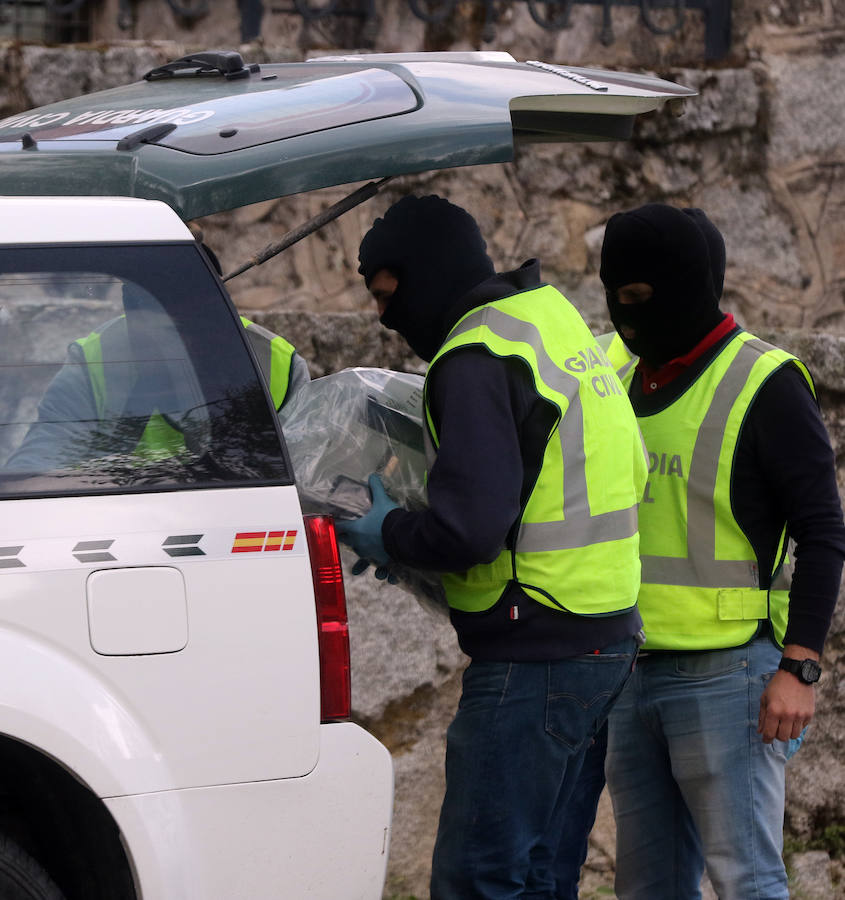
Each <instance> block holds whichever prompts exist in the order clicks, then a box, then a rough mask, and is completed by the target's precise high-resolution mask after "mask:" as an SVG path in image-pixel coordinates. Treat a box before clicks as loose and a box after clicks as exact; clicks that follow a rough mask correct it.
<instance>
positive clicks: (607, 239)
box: [600, 203, 724, 368]
mask: <svg viewBox="0 0 845 900" xmlns="http://www.w3.org/2000/svg"><path fill="white" fill-rule="evenodd" d="M600 275H601V280H602V282H603V283H604V285H605V289H606V291H607V305H608V309H609V311H610V319H611V321H612V322H613V325H614V327H615V328H616V330H617V331H618V332H619V334H620V335H621V336H622V340H623V341H624V342H625V345H626V346H627V347H628V349H629V350H630V351H631V353H633V354H634V355H635V356H639V357H640V359H642V360H644V361H645V362H646V363H647V364H648V365H649V366H651V367H652V368H658V367H659V366H662V365H663V364H664V363H667V362H668V361H669V360H670V359H674V358H675V357H677V356H681V355H682V354H684V353H686V352H687V351H688V350H690V349H692V347H694V346H695V345H696V344H697V343H698V341H699V340H701V339H702V338H703V337H704V336H705V335H707V334H708V333H709V332H710V331H712V329H713V328H715V327H716V326H717V325H718V324H719V322H720V321H721V320H722V319H723V318H724V315H723V314H722V312H721V311H720V310H719V299H718V296H719V295H718V294H717V292H716V288H715V286H714V284H713V276H712V274H711V268H710V252H709V248H708V242H707V239H706V237H705V235H704V233H703V232H702V230H701V228H700V227H699V225H698V224H697V223H696V221H695V218H693V216H691V215H686V214H685V213H683V212H682V211H680V210H678V209H675V208H674V207H670V206H665V205H663V204H660V203H651V204H649V205H647V206H643V207H640V208H639V209H636V210H633V211H632V212H628V213H617V214H616V215H615V216H612V217H611V219H610V221H609V222H608V223H607V228H606V229H605V236H604V244H603V246H602V257H601V271H600ZM623 285H647V286H648V287H649V288H650V292H649V294H648V298H647V299H645V298H643V297H642V294H640V295H638V296H637V297H636V298H635V300H634V302H632V301H631V298H629V297H628V296H620V295H619V288H620V287H622V286H623ZM720 293H721V292H720Z"/></svg>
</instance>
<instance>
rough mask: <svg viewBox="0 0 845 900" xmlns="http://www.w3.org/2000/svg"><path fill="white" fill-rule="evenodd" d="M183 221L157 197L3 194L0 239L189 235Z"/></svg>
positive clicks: (88, 240) (86, 240)
mask: <svg viewBox="0 0 845 900" xmlns="http://www.w3.org/2000/svg"><path fill="white" fill-rule="evenodd" d="M193 239H194V236H193V235H192V234H191V232H190V230H189V229H188V227H187V225H185V223H184V222H182V220H181V219H180V218H179V217H178V216H176V215H174V214H173V210H172V209H171V208H170V207H169V206H168V205H167V204H166V203H162V202H161V201H160V200H138V199H137V198H135V197H3V215H2V217H0V242H2V243H4V244H63V243H71V242H72V243H75V244H76V243H83V244H104V243H105V244H112V243H120V242H122V241H193Z"/></svg>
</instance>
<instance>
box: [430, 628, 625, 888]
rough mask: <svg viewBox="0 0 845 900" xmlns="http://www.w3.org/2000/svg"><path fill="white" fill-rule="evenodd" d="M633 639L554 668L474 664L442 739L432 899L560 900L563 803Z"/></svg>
mask: <svg viewBox="0 0 845 900" xmlns="http://www.w3.org/2000/svg"><path fill="white" fill-rule="evenodd" d="M635 654H636V641H635V639H634V638H633V637H632V638H630V639H628V640H625V641H623V642H620V643H618V644H614V645H612V646H609V647H606V648H604V649H603V650H602V652H601V653H598V654H589V655H586V656H578V657H574V658H572V659H564V660H558V661H555V662H536V663H506V662H502V663H500V662H472V663H470V665H469V666H468V667H467V669H466V671H465V672H464V678H463V694H462V696H461V700H460V704H459V706H458V712H457V714H456V716H455V719H454V721H453V722H452V724H451V725H450V726H449V730H448V732H447V735H446V796H445V797H444V800H443V806H442V808H441V811H440V825H439V827H438V831H437V840H436V843H435V847H434V858H433V860H432V873H431V900H473V898H479V900H480V898H484V900H506V898H517V897H521V898H526V900H527V898H532V900H555V898H557V896H558V895H557V893H556V890H555V873H554V861H555V855H556V853H557V850H558V843H559V840H560V833H561V830H562V828H563V822H564V819H565V816H566V804H567V801H568V799H569V796H570V794H571V793H572V789H573V785H574V784H575V781H576V779H577V777H578V774H579V771H580V769H581V763H582V761H583V759H584V754H585V752H586V750H587V747H588V745H589V743H590V741H591V740H592V738H593V736H594V735H595V734H596V732H597V731H598V730H599V728H600V727H601V725H602V723H603V722H604V721H605V719H606V718H607V714H608V712H609V710H610V707H611V705H612V704H613V702H614V701H615V700H616V698H617V697H618V696H619V693H620V692H621V690H622V688H623V686H624V685H625V682H626V681H627V679H628V678H629V676H630V674H631V667H632V664H633V660H634V656H635Z"/></svg>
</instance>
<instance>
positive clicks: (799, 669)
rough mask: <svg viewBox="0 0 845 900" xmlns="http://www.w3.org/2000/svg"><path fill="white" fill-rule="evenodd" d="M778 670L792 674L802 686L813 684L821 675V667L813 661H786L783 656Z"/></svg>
mask: <svg viewBox="0 0 845 900" xmlns="http://www.w3.org/2000/svg"><path fill="white" fill-rule="evenodd" d="M778 668H779V669H784V670H785V671H787V672H792V674H793V675H794V676H795V677H796V678H797V679H798V680H799V681H803V682H804V684H815V683H816V682H817V681H818V680H819V676H820V675H821V674H822V667H821V666H820V665H819V664H818V663H817V662H816V661H815V660H814V659H788V658H787V657H786V656H784V657H783V658H782V659H781V661H780V665H778Z"/></svg>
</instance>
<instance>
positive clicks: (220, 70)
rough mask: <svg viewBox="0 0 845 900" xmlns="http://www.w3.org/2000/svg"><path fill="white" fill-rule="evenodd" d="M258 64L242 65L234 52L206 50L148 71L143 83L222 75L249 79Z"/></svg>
mask: <svg viewBox="0 0 845 900" xmlns="http://www.w3.org/2000/svg"><path fill="white" fill-rule="evenodd" d="M260 71H261V67H260V66H259V65H258V63H247V64H246V65H244V61H243V57H242V56H241V55H240V53H238V52H237V51H236V50H206V51H204V52H202V53H191V54H189V55H188V56H182V57H180V58H179V59H175V60H173V62H169V63H165V64H164V65H163V66H157V67H156V68H155V69H150V71H149V72H147V73H146V74H145V75H144V80H145V81H156V80H158V79H160V78H173V77H175V76H176V74H177V73H182V74H181V76H180V77H185V76H198V75H222V76H223V77H224V78H228V79H232V78H249V76H250V75H251V74H252V73H254V72H260Z"/></svg>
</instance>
